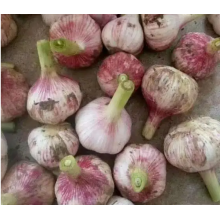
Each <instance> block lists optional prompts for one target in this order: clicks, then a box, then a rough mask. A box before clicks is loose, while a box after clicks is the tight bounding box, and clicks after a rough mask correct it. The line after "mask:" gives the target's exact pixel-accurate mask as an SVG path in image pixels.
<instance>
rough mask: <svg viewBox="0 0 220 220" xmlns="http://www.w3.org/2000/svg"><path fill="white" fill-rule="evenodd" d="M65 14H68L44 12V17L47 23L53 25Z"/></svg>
mask: <svg viewBox="0 0 220 220" xmlns="http://www.w3.org/2000/svg"><path fill="white" fill-rule="evenodd" d="M65 15H67V14H62V15H61V14H53V15H52V14H42V19H43V21H44V23H45V24H46V25H48V26H51V25H52V24H53V23H55V22H56V21H58V20H59V19H60V18H62V17H63V16H65Z"/></svg>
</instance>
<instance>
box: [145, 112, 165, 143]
mask: <svg viewBox="0 0 220 220" xmlns="http://www.w3.org/2000/svg"><path fill="white" fill-rule="evenodd" d="M162 119H163V118H162V117H160V116H159V115H158V114H157V113H155V112H153V111H151V112H150V115H149V117H148V119H147V122H146V123H145V126H144V129H143V131H142V135H143V136H144V137H145V138H146V139H147V140H150V139H151V138H152V137H153V136H154V133H155V132H156V130H157V128H158V126H159V124H160V122H161V121H162Z"/></svg>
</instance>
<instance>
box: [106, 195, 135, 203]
mask: <svg viewBox="0 0 220 220" xmlns="http://www.w3.org/2000/svg"><path fill="white" fill-rule="evenodd" d="M107 205H134V204H133V203H132V202H131V201H129V200H128V199H125V198H123V197H120V196H112V197H111V198H110V199H109V201H108V203H107Z"/></svg>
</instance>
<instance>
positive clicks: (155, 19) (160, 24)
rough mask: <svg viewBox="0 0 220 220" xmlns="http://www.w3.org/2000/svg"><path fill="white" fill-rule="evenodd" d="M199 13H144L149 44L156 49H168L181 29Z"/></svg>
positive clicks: (144, 24) (142, 16) (144, 23)
mask: <svg viewBox="0 0 220 220" xmlns="http://www.w3.org/2000/svg"><path fill="white" fill-rule="evenodd" d="M198 16H199V15H193V14H179V15H178V14H142V15H141V19H142V24H143V29H144V34H145V40H146V43H147V45H148V46H149V47H150V48H151V49H153V50H155V51H162V50H166V49H167V48H169V47H170V46H171V44H172V43H173V42H174V40H175V39H176V37H177V35H178V33H179V30H180V28H181V27H182V26H184V25H185V24H186V23H188V22H190V21H192V20H194V19H195V18H197V17H198Z"/></svg>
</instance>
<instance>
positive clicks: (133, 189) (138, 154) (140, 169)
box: [113, 144, 166, 203]
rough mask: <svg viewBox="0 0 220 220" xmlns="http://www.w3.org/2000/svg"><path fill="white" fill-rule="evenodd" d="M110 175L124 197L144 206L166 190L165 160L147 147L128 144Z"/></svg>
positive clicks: (152, 148) (154, 150) (151, 148)
mask: <svg viewBox="0 0 220 220" xmlns="http://www.w3.org/2000/svg"><path fill="white" fill-rule="evenodd" d="M113 175H114V179H115V183H116V186H117V188H118V189H119V191H120V193H121V194H122V196H123V197H125V198H127V199H129V200H131V201H132V202H136V203H146V202H148V201H150V200H152V199H154V198H157V197H159V196H160V195H161V194H162V193H163V191H164V189H165V186H166V160H165V158H164V156H163V154H162V153H161V152H160V151H158V150H157V149H156V148H154V147H153V146H151V145H149V144H144V145H136V144H131V145H128V146H127V147H125V149H124V150H123V151H122V152H121V153H120V154H118V155H117V157H116V159H115V165H114V168H113Z"/></svg>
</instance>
